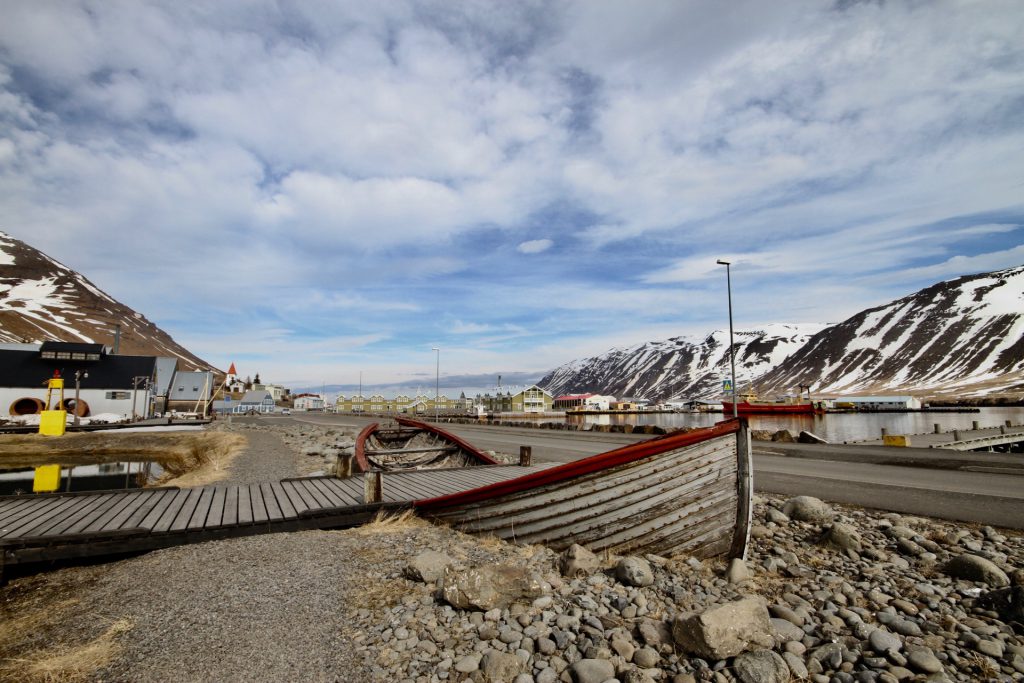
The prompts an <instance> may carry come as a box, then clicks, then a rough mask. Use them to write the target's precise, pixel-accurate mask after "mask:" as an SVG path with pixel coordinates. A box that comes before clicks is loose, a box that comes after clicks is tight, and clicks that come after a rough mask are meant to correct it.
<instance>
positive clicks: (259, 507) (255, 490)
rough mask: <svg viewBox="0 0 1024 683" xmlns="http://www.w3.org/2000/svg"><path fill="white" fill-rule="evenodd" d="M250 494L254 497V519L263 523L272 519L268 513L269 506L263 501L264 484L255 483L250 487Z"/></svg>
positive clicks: (257, 522) (258, 522)
mask: <svg viewBox="0 0 1024 683" xmlns="http://www.w3.org/2000/svg"><path fill="white" fill-rule="evenodd" d="M249 495H250V496H251V497H252V521H253V522H255V523H256V524H262V523H263V522H266V521H267V520H268V519H270V516H269V515H268V514H267V506H266V503H265V502H264V501H263V485H262V484H253V485H252V486H250V487H249Z"/></svg>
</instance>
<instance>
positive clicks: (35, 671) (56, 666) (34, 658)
mask: <svg viewBox="0 0 1024 683" xmlns="http://www.w3.org/2000/svg"><path fill="white" fill-rule="evenodd" d="M131 628H132V623H131V621H129V620H128V619H118V620H117V621H115V622H114V623H113V624H111V625H110V627H109V628H107V630H106V631H104V632H103V634H101V635H100V636H99V637H98V638H96V639H94V640H92V641H90V642H87V643H84V644H82V645H66V644H57V645H54V646H53V647H50V648H46V649H43V650H36V651H34V652H30V653H29V654H28V655H26V656H25V657H18V658H10V659H7V660H5V661H4V662H3V663H2V664H0V680H10V681H26V682H28V681H46V682H50V681H82V680H86V679H87V678H89V677H90V675H91V674H92V673H93V672H95V671H97V670H99V669H101V668H103V667H104V666H106V665H107V664H109V663H110V662H111V661H112V660H113V658H114V657H115V656H116V655H117V654H118V653H119V652H120V649H121V646H120V644H119V643H118V636H120V635H122V634H124V633H127V632H128V631H129V630H131Z"/></svg>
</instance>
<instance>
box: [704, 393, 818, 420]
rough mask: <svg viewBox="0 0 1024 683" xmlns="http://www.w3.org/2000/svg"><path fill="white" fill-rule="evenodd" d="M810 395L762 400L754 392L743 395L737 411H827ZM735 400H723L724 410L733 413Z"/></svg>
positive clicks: (784, 412) (748, 413)
mask: <svg viewBox="0 0 1024 683" xmlns="http://www.w3.org/2000/svg"><path fill="white" fill-rule="evenodd" d="M809 394H810V392H809V391H808V396H806V397H804V396H789V397H786V398H782V399H779V400H777V401H762V400H760V399H758V398H757V396H756V395H755V394H754V393H753V392H747V393H745V394H742V395H741V398H742V399H743V400H742V401H738V402H737V403H736V412H737V413H738V414H740V415H814V414H815V413H823V412H825V410H824V408H823V407H822V406H821V404H820V403H817V402H815V401H812V400H811V397H810V395H809ZM732 407H733V402H732V401H722V411H723V412H724V413H725V414H726V415H728V414H730V413H732V411H733V410H732Z"/></svg>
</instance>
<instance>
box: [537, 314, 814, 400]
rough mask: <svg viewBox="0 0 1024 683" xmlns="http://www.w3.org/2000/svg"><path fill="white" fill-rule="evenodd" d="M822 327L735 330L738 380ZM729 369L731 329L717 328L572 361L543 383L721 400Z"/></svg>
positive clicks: (556, 389)
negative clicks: (704, 333)
mask: <svg viewBox="0 0 1024 683" xmlns="http://www.w3.org/2000/svg"><path fill="white" fill-rule="evenodd" d="M824 327H825V326H824V325H815V324H810V325H807V324H801V325H783V324H774V325H768V326H767V327H765V328H764V329H763V330H755V331H742V332H741V331H737V332H735V333H734V335H733V336H734V338H735V339H734V341H735V344H736V381H737V383H738V384H739V385H740V386H745V385H746V384H747V383H749V382H750V381H752V380H753V379H755V378H757V377H760V376H761V375H763V374H764V373H766V372H768V371H769V370H771V369H772V368H774V367H775V366H776V365H778V364H779V363H780V362H782V360H783V359H784V358H786V357H787V356H789V355H790V354H792V353H793V352H795V351H796V350H797V349H799V348H800V347H801V346H803V345H804V343H806V342H807V340H808V339H810V338H811V337H812V336H813V335H814V334H815V333H817V332H819V331H820V330H821V329H822V328H824ZM729 372H730V368H729V331H728V330H724V331H723V330H716V331H714V332H712V333H711V334H709V335H708V336H707V337H705V338H703V339H701V338H699V337H675V338H673V339H668V340H665V341H656V342H647V343H645V344H639V345H637V346H631V347H629V348H624V349H613V350H611V351H609V352H608V353H606V354H604V355H601V356H594V357H592V358H585V359H583V360H577V361H573V362H571V363H567V364H566V365H563V366H561V367H559V368H556V369H555V370H554V371H552V372H551V373H549V374H548V375H547V376H545V377H544V378H543V379H542V380H541V381H540V386H542V387H544V388H545V389H547V390H548V391H550V392H551V393H553V394H554V395H556V396H558V395H560V394H564V393H567V392H573V393H579V392H593V393H599V394H610V395H612V396H618V397H623V396H637V397H643V398H648V399H658V400H671V399H687V398H698V397H705V398H717V397H718V396H719V394H720V393H721V388H722V384H721V382H722V379H723V378H725V377H728V376H729Z"/></svg>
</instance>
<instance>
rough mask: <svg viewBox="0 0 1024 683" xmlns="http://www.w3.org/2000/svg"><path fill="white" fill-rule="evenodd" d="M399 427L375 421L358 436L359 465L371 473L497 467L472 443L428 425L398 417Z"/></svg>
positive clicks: (356, 453)
mask: <svg viewBox="0 0 1024 683" xmlns="http://www.w3.org/2000/svg"><path fill="white" fill-rule="evenodd" d="M395 422H396V425H397V426H395V427H382V426H381V425H380V424H379V423H377V422H374V423H372V424H369V425H367V426H366V427H365V428H364V429H363V430H362V431H361V432H360V433H359V436H357V437H356V446H355V466H356V469H357V470H358V471H361V472H370V471H374V470H380V471H398V470H418V469H441V468H448V467H472V466H476V465H497V464H500V463H499V462H498V461H497V460H495V459H494V458H492V457H491V456H489V455H487V454H486V453H484V452H483V451H481V450H480V449H478V448H476V447H475V446H473V445H472V444H470V443H469V442H467V441H465V440H464V439H461V438H460V437H458V436H455V435H454V434H452V433H451V432H448V431H446V430H444V429H441V428H440V427H437V426H435V425H432V424H428V423H426V422H419V421H417V420H410V419H407V418H401V417H400V418H397V419H396V420H395Z"/></svg>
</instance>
